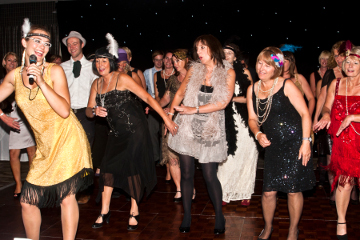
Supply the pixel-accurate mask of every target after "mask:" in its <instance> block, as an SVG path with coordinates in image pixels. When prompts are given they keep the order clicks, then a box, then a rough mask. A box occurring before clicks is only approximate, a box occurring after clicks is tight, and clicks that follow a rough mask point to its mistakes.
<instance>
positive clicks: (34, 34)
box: [26, 33, 51, 40]
mask: <svg viewBox="0 0 360 240" xmlns="http://www.w3.org/2000/svg"><path fill="white" fill-rule="evenodd" d="M32 36H40V37H44V38H47V39H49V40H51V39H50V37H49V36H48V35H46V34H42V33H29V34H27V35H26V37H27V38H28V37H32Z"/></svg>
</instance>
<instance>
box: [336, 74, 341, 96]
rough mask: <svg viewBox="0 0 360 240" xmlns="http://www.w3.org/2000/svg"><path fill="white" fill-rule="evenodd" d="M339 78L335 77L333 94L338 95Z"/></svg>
mask: <svg viewBox="0 0 360 240" xmlns="http://www.w3.org/2000/svg"><path fill="white" fill-rule="evenodd" d="M340 79H341V78H338V79H336V87H335V96H336V95H338V91H339V85H340Z"/></svg>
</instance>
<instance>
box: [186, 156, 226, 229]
mask: <svg viewBox="0 0 360 240" xmlns="http://www.w3.org/2000/svg"><path fill="white" fill-rule="evenodd" d="M217 165H218V163H202V164H201V166H202V172H203V176H204V179H205V182H206V186H207V190H208V192H209V195H210V199H211V201H212V203H213V206H214V209H215V216H216V219H215V229H223V228H225V218H224V215H223V213H222V188H221V184H220V181H219V179H218V178H217ZM180 167H181V183H180V185H181V196H182V201H183V207H184V219H183V221H182V223H181V227H190V225H191V202H192V195H193V189H194V174H195V163H194V158H193V157H191V156H187V155H180Z"/></svg>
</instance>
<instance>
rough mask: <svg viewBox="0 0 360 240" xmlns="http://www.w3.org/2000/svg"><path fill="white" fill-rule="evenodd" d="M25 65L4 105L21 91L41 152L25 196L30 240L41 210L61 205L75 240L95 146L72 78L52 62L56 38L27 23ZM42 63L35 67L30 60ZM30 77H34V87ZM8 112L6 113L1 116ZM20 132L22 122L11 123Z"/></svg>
mask: <svg viewBox="0 0 360 240" xmlns="http://www.w3.org/2000/svg"><path fill="white" fill-rule="evenodd" d="M23 32H24V35H23V38H22V40H21V43H22V45H23V47H24V48H25V50H24V54H23V59H22V66H21V67H18V68H16V69H14V70H12V71H11V72H9V73H8V74H7V75H6V77H5V79H4V82H3V84H1V86H0V102H1V101H3V100H4V99H5V98H7V97H8V96H9V95H10V94H11V93H12V92H14V91H15V100H16V103H17V105H18V106H19V107H20V109H21V110H22V111H23V113H24V115H25V117H26V119H27V120H28V122H29V124H30V126H31V128H32V130H33V132H34V135H35V141H36V145H37V150H36V154H35V157H34V159H33V162H32V164H31V166H30V170H29V173H28V175H27V178H26V181H25V183H24V185H23V189H22V194H21V200H20V201H21V206H22V217H23V223H24V226H25V231H26V236H27V238H30V239H33V240H36V239H39V237H40V225H41V213H40V208H44V207H51V206H61V221H62V233H63V239H72V240H73V239H74V238H75V235H76V231H77V225H78V221H79V209H78V205H77V202H76V199H75V194H76V193H77V192H78V191H79V190H81V189H84V188H86V187H87V186H88V185H90V184H91V183H92V179H93V177H92V176H93V172H92V163H91V155H90V146H89V142H88V140H87V137H86V134H85V132H84V130H83V128H82V126H81V124H80V122H79V121H78V120H77V118H76V116H75V115H74V113H73V112H71V111H70V96H69V91H68V87H67V82H66V77H65V74H64V71H63V70H62V68H61V67H60V66H58V65H55V64H51V63H47V62H46V61H45V56H46V54H47V53H48V52H49V48H50V47H51V43H50V33H49V32H48V31H47V30H46V29H45V28H43V27H41V26H35V25H33V26H31V27H30V23H29V22H28V20H27V19H26V20H25V21H24V25H23ZM33 54H34V55H35V56H36V58H37V63H36V64H30V61H29V57H30V55H33ZM29 75H33V76H34V82H33V83H32V84H31V81H29ZM1 115H2V112H0V116H1ZM8 125H9V126H10V127H14V128H16V123H15V122H12V123H9V124H8Z"/></svg>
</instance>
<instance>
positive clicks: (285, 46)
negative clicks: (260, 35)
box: [280, 44, 302, 53]
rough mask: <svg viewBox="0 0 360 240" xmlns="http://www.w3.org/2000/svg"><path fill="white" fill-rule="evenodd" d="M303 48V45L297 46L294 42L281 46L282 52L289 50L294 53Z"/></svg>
mask: <svg viewBox="0 0 360 240" xmlns="http://www.w3.org/2000/svg"><path fill="white" fill-rule="evenodd" d="M301 48H302V47H301V46H295V45H292V44H284V45H282V46H281V48H280V50H281V51H282V52H284V51H289V52H292V53H294V52H295V51H296V50H298V49H301Z"/></svg>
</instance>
